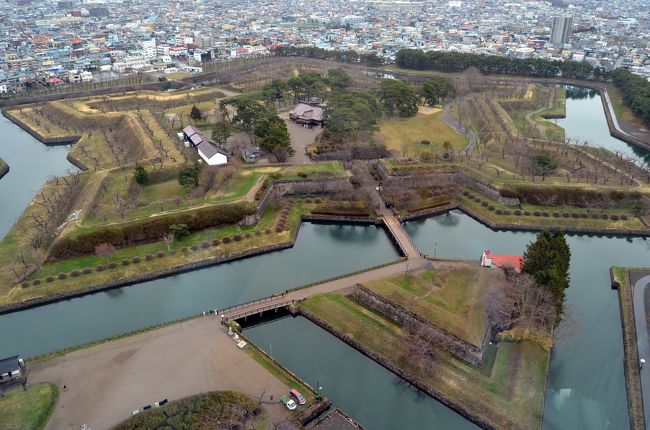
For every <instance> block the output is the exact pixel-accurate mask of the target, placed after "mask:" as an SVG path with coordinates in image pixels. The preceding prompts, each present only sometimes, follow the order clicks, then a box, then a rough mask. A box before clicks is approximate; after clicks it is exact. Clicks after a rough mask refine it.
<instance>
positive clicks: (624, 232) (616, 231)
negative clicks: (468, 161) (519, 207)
mask: <svg viewBox="0 0 650 430" xmlns="http://www.w3.org/2000/svg"><path fill="white" fill-rule="evenodd" d="M456 209H457V210H460V211H462V212H463V213H464V214H466V215H468V216H470V217H472V218H474V219H475V220H476V221H478V222H480V223H481V224H483V225H485V226H487V227H489V228H490V229H492V230H514V231H531V232H535V231H542V230H557V231H561V232H563V233H577V234H598V235H604V236H633V237H636V236H642V237H648V236H650V229H644V230H639V229H621V228H595V227H577V226H564V225H555V224H554V225H551V224H548V225H546V224H544V225H541V224H535V223H534V222H531V223H530V224H527V225H521V224H508V223H500V222H494V221H492V220H490V219H488V218H485V217H484V216H482V215H480V214H478V213H476V212H474V211H473V210H472V209H471V208H468V207H466V206H464V205H462V204H459V203H452V204H449V205H445V206H439V207H435V208H431V209H426V210H423V211H420V212H416V213H413V214H409V215H406V216H404V217H402V218H401V220H402V221H409V220H413V219H416V218H422V217H430V216H435V215H440V214H443V213H445V212H449V211H452V210H456Z"/></svg>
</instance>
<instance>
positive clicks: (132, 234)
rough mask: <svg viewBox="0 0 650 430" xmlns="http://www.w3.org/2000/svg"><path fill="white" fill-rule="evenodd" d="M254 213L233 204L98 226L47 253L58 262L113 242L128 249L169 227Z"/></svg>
mask: <svg viewBox="0 0 650 430" xmlns="http://www.w3.org/2000/svg"><path fill="white" fill-rule="evenodd" d="M254 212H255V208H254V206H253V205H251V204H248V203H236V204H230V205H221V206H211V207H207V208H200V209H197V210H195V211H192V212H189V213H183V214H169V215H164V216H159V217H155V218H149V219H145V220H139V221H135V222H131V223H125V224H122V225H117V226H106V227H99V228H97V229H94V230H93V231H91V232H88V233H82V234H80V235H79V236H77V237H75V238H62V239H61V240H59V241H57V242H56V243H54V245H53V246H52V248H51V250H50V259H51V260H58V259H62V258H67V257H69V256H71V255H75V254H89V253H92V252H94V250H95V247H96V246H97V245H99V244H100V243H112V244H113V245H116V246H128V245H130V244H133V243H140V242H145V241H151V240H158V239H159V238H160V236H161V235H163V234H164V233H167V232H168V231H169V226H171V225H172V224H186V225H187V227H188V229H189V230H190V231H201V230H205V229H206V228H210V227H216V226H219V225H224V224H235V223H237V222H239V221H240V220H241V219H242V218H243V217H244V216H246V215H251V214H253V213H254Z"/></svg>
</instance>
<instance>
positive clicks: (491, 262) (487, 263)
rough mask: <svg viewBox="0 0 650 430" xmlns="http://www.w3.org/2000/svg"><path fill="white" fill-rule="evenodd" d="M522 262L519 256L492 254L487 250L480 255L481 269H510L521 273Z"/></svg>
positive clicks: (522, 258)
mask: <svg viewBox="0 0 650 430" xmlns="http://www.w3.org/2000/svg"><path fill="white" fill-rule="evenodd" d="M523 262H524V257H522V256H521V255H503V254H492V253H491V252H490V250H488V249H486V250H485V251H483V255H481V267H512V268H514V269H515V272H517V273H521V265H522V264H523Z"/></svg>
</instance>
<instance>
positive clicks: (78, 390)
mask: <svg viewBox="0 0 650 430" xmlns="http://www.w3.org/2000/svg"><path fill="white" fill-rule="evenodd" d="M30 368H31V370H30V373H29V376H28V379H29V381H28V382H29V383H37V382H51V383H53V384H56V385H57V386H58V387H59V391H60V394H59V400H58V402H57V404H56V407H55V409H54V413H53V414H52V417H51V418H50V420H49V422H48V425H47V427H46V430H50V429H51V430H58V429H78V428H80V427H81V425H83V424H88V425H89V427H90V428H91V429H93V430H103V429H108V428H111V427H113V426H115V425H116V424H118V423H120V422H121V421H123V420H125V419H126V418H128V417H130V416H131V411H132V410H134V409H141V408H142V407H143V406H145V405H150V404H153V403H155V402H157V401H159V400H162V399H165V398H167V399H169V400H170V401H171V400H176V399H180V398H182V397H186V396H190V395H193V394H198V393H203V392H206V391H214V390H233V391H239V392H243V393H246V394H248V395H250V396H251V397H253V398H255V399H260V398H262V400H263V401H264V402H265V404H264V408H265V409H266V411H267V412H268V414H269V417H270V421H272V422H275V423H277V422H279V421H281V420H283V419H285V418H286V417H287V416H288V411H287V410H286V408H285V407H284V406H283V405H281V404H279V403H277V402H278V400H279V399H280V397H281V396H283V395H285V394H287V392H288V390H289V387H287V386H286V385H285V384H284V383H282V382H281V381H280V380H279V379H277V378H276V377H275V376H273V375H272V374H271V373H269V372H268V371H267V370H266V369H264V368H263V367H262V366H261V365H260V364H258V362H257V361H255V360H254V359H253V358H251V357H250V356H249V355H248V354H246V353H245V352H244V351H243V350H241V349H239V348H238V347H237V346H236V344H235V342H234V341H233V340H232V339H231V338H230V337H229V336H228V335H227V334H226V332H225V329H220V325H219V323H218V319H217V318H215V317H214V316H206V317H199V318H195V319H192V320H189V321H186V322H183V323H180V324H174V325H171V326H168V327H164V328H161V329H157V330H152V331H148V332H145V333H142V334H138V335H134V336H129V337H125V338H122V339H118V340H115V341H111V342H106V343H103V344H100V345H97V346H93V347H90V348H85V349H81V350H79V351H75V352H72V353H70V354H66V355H64V356H63V357H58V358H54V359H51V360H48V361H44V362H41V363H36V364H33V365H30ZM64 384H65V385H66V389H63V386H64ZM271 396H272V398H271ZM268 402H270V404H269V403H268ZM0 427H2V426H1V425H0ZM269 428H272V423H269Z"/></svg>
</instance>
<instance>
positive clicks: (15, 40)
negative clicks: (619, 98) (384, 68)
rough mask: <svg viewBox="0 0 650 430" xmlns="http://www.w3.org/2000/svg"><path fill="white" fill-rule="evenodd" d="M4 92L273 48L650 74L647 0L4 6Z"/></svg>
mask: <svg viewBox="0 0 650 430" xmlns="http://www.w3.org/2000/svg"><path fill="white" fill-rule="evenodd" d="M0 10H2V15H1V17H0V24H1V25H2V31H1V33H0V93H7V92H20V91H23V90H24V89H25V88H26V87H27V88H30V86H31V85H32V84H34V83H40V84H44V85H58V84H62V83H65V82H71V83H75V82H90V81H93V80H95V81H97V80H105V79H111V78H114V77H116V76H118V75H120V74H124V73H127V74H128V73H136V72H142V73H160V74H165V73H167V74H173V73H176V72H186V73H187V72H189V73H193V72H198V71H201V70H202V69H201V65H202V63H204V62H206V61H214V60H224V59H233V58H245V57H251V56H262V55H269V53H270V50H272V49H273V48H275V47H280V46H298V47H300V46H309V47H317V48H322V49H327V50H343V51H344V50H354V51H357V52H360V53H374V54H376V55H378V56H380V57H382V58H384V59H385V60H386V61H392V60H394V57H395V54H396V52H397V51H398V50H399V49H402V48H418V49H422V50H424V51H430V50H442V51H455V52H465V53H477V54H489V55H500V56H507V57H513V58H530V57H536V58H543V59H549V60H552V59H557V60H575V61H585V62H588V63H590V64H591V65H593V66H599V67H602V68H604V69H605V70H611V69H613V68H618V67H625V68H628V69H629V70H630V71H632V72H633V73H635V74H639V75H641V76H644V77H650V5H649V4H648V2H646V1H642V2H638V3H634V2H626V1H615V2H609V1H584V2H573V3H571V2H566V3H563V2H562V1H554V2H553V3H549V2H546V1H528V2H507V1H489V0H487V1H468V2H466V1H460V0H451V1H447V2H428V1H406V0H404V1H402V0H398V1H392V0H367V1H364V0H354V1H349V2H341V1H329V2H321V3H317V4H308V5H307V4H306V3H305V2H302V1H276V2H266V1H265V2H260V1H252V0H247V1H224V2H209V1H182V2H178V3H168V2H153V1H145V2H137V3H133V2H126V1H81V2H80V1H72V0H66V1H43V2H36V1H29V0H17V1H3V2H2V4H1V6H0Z"/></svg>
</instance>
